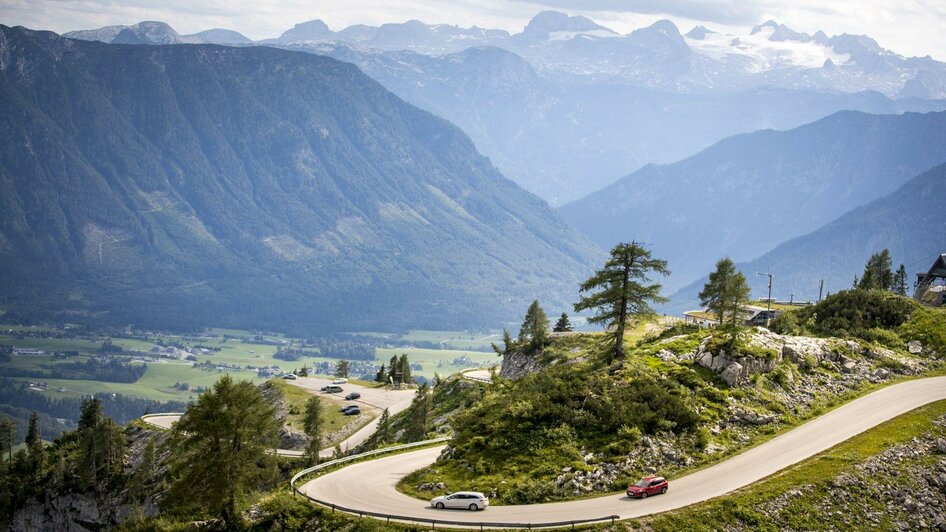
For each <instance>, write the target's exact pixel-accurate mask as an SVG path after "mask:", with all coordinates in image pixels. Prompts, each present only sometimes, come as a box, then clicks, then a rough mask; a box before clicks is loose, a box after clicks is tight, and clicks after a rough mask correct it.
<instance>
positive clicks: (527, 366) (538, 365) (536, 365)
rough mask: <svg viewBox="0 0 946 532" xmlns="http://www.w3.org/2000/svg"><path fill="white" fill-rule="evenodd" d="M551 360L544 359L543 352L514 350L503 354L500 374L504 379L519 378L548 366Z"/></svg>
mask: <svg viewBox="0 0 946 532" xmlns="http://www.w3.org/2000/svg"><path fill="white" fill-rule="evenodd" d="M549 365H550V362H549V361H546V360H543V358H542V352H541V351H539V352H532V353H526V352H522V351H513V352H510V353H507V354H505V355H503V364H502V366H501V367H500V369H499V376H500V377H502V378H504V379H512V380H515V379H518V378H521V377H524V376H526V375H528V374H530V373H535V372H537V371H541V370H543V369H545V368H547V367H548V366H549Z"/></svg>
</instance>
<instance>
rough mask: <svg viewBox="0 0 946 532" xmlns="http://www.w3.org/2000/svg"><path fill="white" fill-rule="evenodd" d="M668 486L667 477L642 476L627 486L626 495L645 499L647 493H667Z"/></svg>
mask: <svg viewBox="0 0 946 532" xmlns="http://www.w3.org/2000/svg"><path fill="white" fill-rule="evenodd" d="M669 486H670V484H669V483H667V479H665V478H663V477H644V478H642V479H640V480H638V481H637V484H632V485H630V486H628V487H627V496H628V497H632V498H633V497H639V498H641V499H646V498H647V496H648V495H657V494H658V493H667V488H668V487H669Z"/></svg>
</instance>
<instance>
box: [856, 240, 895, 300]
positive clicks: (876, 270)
mask: <svg viewBox="0 0 946 532" xmlns="http://www.w3.org/2000/svg"><path fill="white" fill-rule="evenodd" d="M904 273H905V272H904ZM893 283H894V274H893V266H892V261H891V259H890V251H888V250H886V249H884V250H883V251H881V252H880V253H874V254H873V255H871V256H870V258H869V259H868V260H867V264H865V265H864V273H863V274H862V275H861V280H860V282H858V283H857V287H858V288H861V289H863V290H892V289H893V287H894V286H893Z"/></svg>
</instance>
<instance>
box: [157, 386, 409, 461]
mask: <svg viewBox="0 0 946 532" xmlns="http://www.w3.org/2000/svg"><path fill="white" fill-rule="evenodd" d="M286 382H288V383H289V384H292V385H295V386H298V387H300V388H305V389H307V390H309V391H310V392H312V394H313V395H317V396H334V397H333V398H334V399H335V400H337V401H342V400H343V398H344V396H345V395H346V394H348V393H349V392H358V393H360V394H361V398H360V399H357V400H355V401H346V402H345V403H346V404H350V403H356V404H361V405H364V406H367V407H370V408H372V409H374V410H377V411H378V412H379V413H380V412H381V411H382V410H384V409H385V408H387V409H388V415H391V416H393V415H394V414H397V413H398V412H400V411H402V410H404V409H405V408H407V407H409V406H410V405H411V401H412V400H413V398H414V393H415V392H414V390H412V389H403V390H389V389H387V388H373V387H368V386H361V385H359V384H353V383H347V384H343V385H342V387H343V389H344V391H343V392H341V393H332V394H330V393H326V392H321V391H319V390H320V389H321V388H322V387H323V386H326V385H328V384H331V382H332V380H331V379H324V378H320V377H299V378H297V379H295V380H287V381H286ZM335 405H336V403H334V402H333V403H331V404H329V405H328V407H329V408H335ZM182 415H183V414H181V413H176V412H172V413H164V414H150V415H147V416H144V417H142V420H143V421H145V422H147V423H150V424H152V425H155V426H157V427H161V428H163V429H170V428H171V427H172V426H173V425H174V423H177V420H178V419H180V418H181V416H182ZM379 421H380V420H379V419H378V418H375V419H373V420H371V421H369V422H368V423H367V424H366V425H365V426H364V427H361V429H359V430H358V431H356V432H355V433H354V434H352V435H351V436H349V437H348V438H346V439H345V440H344V441H342V442H340V443H339V446H340V447H341V448H342V449H346V450H347V449H351V448H354V447H357V446H358V445H361V443H362V442H364V441H365V440H367V439H368V438H369V437H370V436H371V435H372V434H374V432H375V431H376V430H377V429H378V422H379ZM276 454H278V455H280V456H290V457H300V456H303V455H304V454H305V453H304V452H303V451H296V450H292V449H276ZM333 454H335V447H334V446H331V447H327V448H325V449H322V450H321V451H319V456H320V457H322V458H328V457H330V456H332V455H333Z"/></svg>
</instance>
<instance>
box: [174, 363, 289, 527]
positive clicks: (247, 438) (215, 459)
mask: <svg viewBox="0 0 946 532" xmlns="http://www.w3.org/2000/svg"><path fill="white" fill-rule="evenodd" d="M278 441H279V422H278V421H277V419H276V412H275V409H274V408H273V406H272V405H270V404H269V403H268V402H267V401H266V400H265V399H264V398H263V396H262V394H261V393H260V390H259V388H257V387H256V386H254V385H253V383H251V382H249V381H241V382H234V381H233V378H232V377H230V376H229V375H225V376H223V377H222V378H221V379H220V380H218V381H217V383H216V384H214V386H213V387H212V388H211V389H210V390H208V391H206V392H204V393H203V394H201V395H200V396H199V397H198V398H197V401H196V402H195V403H193V404H191V405H190V406H189V407H188V408H187V411H186V412H185V413H184V415H183V416H182V417H181V419H180V420H179V421H178V422H177V423H175V424H174V429H173V432H172V435H171V438H170V441H169V448H170V449H173V450H174V452H173V453H171V455H170V456H171V463H170V473H171V477H172V478H173V483H172V485H171V489H170V491H169V492H168V494H167V496H166V499H165V500H166V501H168V502H170V503H176V505H177V506H179V507H181V508H182V509H187V510H189V511H191V512H194V513H204V512H207V513H209V514H210V515H216V516H219V517H220V518H221V519H222V520H223V526H224V528H226V529H235V528H240V527H241V526H242V518H241V516H240V513H239V511H238V504H239V503H240V502H241V501H242V500H243V497H244V495H245V494H246V493H248V492H250V491H251V490H253V489H255V487H256V486H257V485H258V483H259V481H260V479H261V478H262V476H263V475H264V474H265V473H266V470H265V469H262V468H260V467H259V466H258V464H260V463H267V462H268V461H271V460H272V458H271V455H270V450H271V449H273V448H274V447H275V446H276V444H277V442H278Z"/></svg>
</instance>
